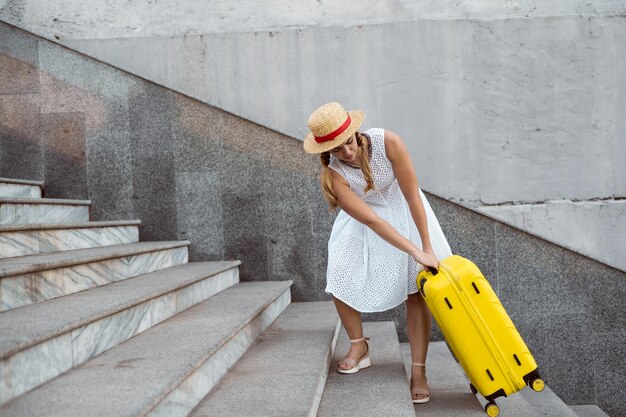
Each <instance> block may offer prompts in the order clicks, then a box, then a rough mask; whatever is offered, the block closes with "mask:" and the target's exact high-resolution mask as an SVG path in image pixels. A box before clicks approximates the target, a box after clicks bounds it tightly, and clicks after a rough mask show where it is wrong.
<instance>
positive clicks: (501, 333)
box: [417, 255, 544, 417]
mask: <svg viewBox="0 0 626 417" xmlns="http://www.w3.org/2000/svg"><path fill="white" fill-rule="evenodd" d="M417 285H418V288H420V292H421V294H422V296H424V298H425V300H426V304H428V307H429V309H430V311H431V312H432V315H433V317H434V318H435V320H436V321H437V324H439V328H440V329H441V331H442V333H443V335H444V337H445V338H446V342H447V343H448V346H450V349H451V350H452V353H453V354H454V356H455V357H456V359H457V360H458V361H459V363H460V364H461V366H462V367H463V370H464V371H465V374H466V375H467V377H468V378H469V380H470V382H471V384H470V389H471V390H472V392H473V393H474V394H476V392H477V391H478V392H480V394H481V395H483V396H484V397H485V398H486V399H487V401H488V403H487V405H486V406H485V412H486V413H487V415H489V416H490V417H496V416H497V415H498V414H500V410H499V408H498V406H497V405H496V403H495V399H496V398H497V397H501V396H507V395H510V394H512V393H514V392H517V391H519V390H521V389H523V388H524V387H525V386H526V385H528V386H530V387H531V388H532V389H533V390H535V391H542V390H543V389H544V382H543V380H542V379H541V378H540V376H539V373H538V372H537V363H536V362H535V359H534V358H533V356H532V354H531V352H530V350H529V349H528V347H527V346H526V343H524V340H522V337H521V336H520V334H519V332H518V331H517V329H516V328H515V325H514V324H513V322H512V321H511V319H510V318H509V315H508V314H507V313H506V311H505V310H504V307H503V306H502V304H501V303H500V300H499V299H498V296H497V295H496V293H495V292H494V291H493V289H492V288H491V285H490V284H489V282H488V281H487V280H486V279H485V277H484V276H483V275H482V273H481V272H480V270H479V269H478V267H477V266H476V265H474V264H473V263H472V262H471V261H469V260H467V259H465V258H463V257H461V256H457V255H453V256H450V257H448V258H446V259H444V260H443V261H441V262H440V263H439V270H438V271H433V272H431V271H422V272H420V273H419V275H418V276H417Z"/></svg>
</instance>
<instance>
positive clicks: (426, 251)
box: [423, 248, 439, 267]
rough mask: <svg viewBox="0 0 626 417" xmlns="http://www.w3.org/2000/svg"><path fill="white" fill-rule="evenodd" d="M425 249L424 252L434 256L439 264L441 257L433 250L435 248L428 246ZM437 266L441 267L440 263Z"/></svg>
mask: <svg viewBox="0 0 626 417" xmlns="http://www.w3.org/2000/svg"><path fill="white" fill-rule="evenodd" d="M423 251H424V253H427V254H429V255H430V256H432V257H433V258H435V259H436V260H437V264H439V258H437V255H435V251H434V250H433V248H426V249H423ZM437 267H439V265H437Z"/></svg>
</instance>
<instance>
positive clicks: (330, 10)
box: [0, 0, 624, 39]
mask: <svg viewBox="0 0 626 417" xmlns="http://www.w3.org/2000/svg"><path fill="white" fill-rule="evenodd" d="M100 4H103V5H104V4H105V3H104V2H96V3H94V5H100ZM56 5H57V4H56V3H55V2H54V1H52V0H17V1H7V0H3V1H1V2H0V17H1V18H2V19H3V20H6V21H9V22H11V23H14V24H18V25H23V26H24V27H25V28H26V29H27V30H30V31H33V32H35V33H40V34H43V36H46V34H47V35H48V37H52V34H57V35H58V36H59V37H60V38H63V39H65V38H74V39H85V38H115V37H129V38H132V37H140V36H158V35H163V36H171V35H175V34H193V33H210V32H220V33H223V32H249V31H260V30H275V29H280V28H285V27H294V26H295V27H309V26H315V27H319V26H327V27H334V26H340V27H342V26H357V25H363V24H370V25H374V24H381V23H396V22H402V21H412V20H431V19H441V20H455V19H485V20H491V19H507V18H508V19H513V18H530V17H542V16H554V15H556V16H569V15H580V16H596V15H604V14H608V15H612V14H618V13H620V12H621V11H624V4H623V2H621V1H619V0H596V1H594V2H585V1H580V0H576V1H564V0H559V1H553V2H550V3H536V2H534V1H531V0H520V1H516V2H500V1H497V0H487V1H482V2H480V3H476V2H472V1H470V0H461V1H453V0H443V1H438V2H413V1H410V0H390V1H386V2H385V3H384V4H381V3H380V2H377V1H375V0H365V1H362V2H360V3H356V2H343V3H340V4H327V3H324V2H321V3H320V2H316V1H315V0H296V1H292V2H289V3H288V4H285V3H284V2H282V1H280V0H270V1H267V2H266V3H264V4H263V5H262V6H261V5H259V3H258V2H255V1H254V0H245V1H239V2H237V4H224V3H223V2H221V1H220V0H210V1H200V0H188V1H180V0H178V1H172V2H169V3H166V4H161V3H157V4H153V3H150V2H147V1H144V2H140V3H137V4H133V5H131V6H132V7H130V8H129V7H128V4H127V3H125V2H124V1H123V0H113V1H108V2H106V5H107V6H108V7H106V8H105V7H94V8H85V7H84V4H83V3H81V2H80V1H78V0H69V1H67V2H66V3H65V7H64V8H63V9H62V10H59V9H58V7H55V6H56Z"/></svg>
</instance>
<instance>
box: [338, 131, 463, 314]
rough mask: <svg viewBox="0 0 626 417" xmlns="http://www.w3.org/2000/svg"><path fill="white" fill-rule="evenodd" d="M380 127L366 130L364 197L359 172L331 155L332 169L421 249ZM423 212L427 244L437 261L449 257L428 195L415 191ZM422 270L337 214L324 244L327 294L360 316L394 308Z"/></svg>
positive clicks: (413, 290) (359, 225)
mask: <svg viewBox="0 0 626 417" xmlns="http://www.w3.org/2000/svg"><path fill="white" fill-rule="evenodd" d="M384 132H385V131H384V130H383V129H369V130H367V131H366V132H364V133H365V134H366V135H367V136H368V137H369V138H370V141H371V152H372V156H371V159H370V164H371V167H372V177H373V179H374V184H375V187H376V188H375V189H374V190H370V191H368V192H367V194H365V193H364V191H363V190H364V189H365V186H366V182H365V178H364V177H363V173H362V171H361V169H360V168H354V167H351V166H349V165H347V164H345V163H343V162H342V161H340V160H339V159H337V158H335V157H333V156H331V162H330V165H329V166H330V168H331V169H333V170H335V171H337V172H338V173H339V174H340V175H341V176H343V177H344V178H345V179H346V180H347V181H348V183H349V184H350V189H352V191H354V192H355V193H356V194H357V195H358V196H359V197H360V198H361V199H363V201H365V203H366V204H367V205H368V206H370V207H371V208H372V209H373V210H374V212H376V214H377V215H378V216H379V217H381V218H383V219H385V220H386V221H387V222H388V223H389V224H391V226H393V228H394V229H396V230H397V231H398V232H399V233H400V234H401V235H402V236H404V237H406V238H408V239H409V240H411V241H412V242H413V243H414V244H415V245H417V246H418V247H419V248H421V247H422V241H421V239H420V235H419V231H418V230H417V227H416V226H415V222H414V221H413V218H412V217H411V212H410V211H409V206H408V203H407V202H406V199H405V198H404V195H403V194H402V191H401V190H400V185H399V184H398V180H397V179H396V177H395V175H394V173H393V169H392V166H391V161H389V159H387V153H386V151H385V138H384ZM419 193H420V197H421V198H422V202H423V204H424V209H425V210H426V216H427V222H428V233H429V235H430V242H431V245H432V248H433V251H434V252H435V255H437V258H438V259H439V260H442V259H444V258H447V257H448V256H450V255H452V252H451V251H450V245H448V241H447V240H446V237H445V236H444V234H443V231H442V230H441V226H439V222H438V221H437V217H436V216H435V213H434V212H433V210H432V208H431V207H430V204H429V203H428V200H426V196H425V195H424V193H422V190H419ZM422 269H424V268H423V267H422V265H421V264H418V263H416V262H415V261H414V260H413V258H412V257H411V256H409V255H408V254H407V253H405V252H403V251H401V250H399V249H397V248H395V247H394V246H392V245H391V244H390V243H388V242H387V241H385V240H383V239H382V238H381V237H380V236H378V235H377V234H376V233H375V232H374V231H373V230H372V229H370V228H369V227H367V226H365V225H364V224H362V223H360V222H359V221H357V220H355V219H354V218H352V217H351V216H350V215H348V214H347V213H346V212H345V211H343V210H340V211H339V214H338V215H337V218H336V219H335V223H334V224H333V229H332V232H331V234H330V239H329V240H328V269H327V272H326V292H328V293H331V294H333V295H334V296H335V297H336V298H338V299H340V300H341V301H343V302H344V303H346V304H348V305H349V306H351V307H353V308H354V309H356V310H357V311H360V312H363V313H369V312H378V311H385V310H389V309H390V308H394V307H396V306H397V305H399V304H400V303H402V302H403V301H404V300H406V298H407V295H408V294H413V293H416V292H417V291H418V288H417V284H416V282H415V279H416V277H417V274H418V272H419V271H421V270H422Z"/></svg>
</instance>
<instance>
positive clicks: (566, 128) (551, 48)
mask: <svg viewBox="0 0 626 417" xmlns="http://www.w3.org/2000/svg"><path fill="white" fill-rule="evenodd" d="M210 4H211V6H207V5H205V4H203V5H202V6H198V7H197V8H193V12H192V13H186V11H187V12H188V11H189V10H192V9H190V7H193V6H192V4H190V3H186V4H185V6H184V7H182V8H179V7H178V6H177V3H168V5H167V6H164V5H150V6H146V7H142V6H141V3H139V4H137V6H135V7H130V8H129V7H128V6H127V5H124V6H123V3H122V2H119V1H117V2H107V7H102V8H101V9H100V11H99V12H95V11H93V10H89V11H86V10H84V9H83V8H82V7H81V6H80V5H79V4H77V3H76V2H75V1H71V2H69V3H67V4H66V5H65V6H66V8H64V11H63V12H62V13H59V11H57V10H56V8H55V7H54V6H52V5H51V3H50V2H49V1H47V0H18V1H11V2H10V3H9V4H7V6H6V7H5V8H4V9H3V11H2V12H0V15H2V14H4V15H6V18H5V19H6V20H7V21H9V22H13V23H15V24H17V25H19V26H21V27H25V28H27V29H29V30H32V31H34V32H35V33H39V34H41V35H43V36H46V37H48V38H50V39H53V40H58V41H60V42H62V43H64V44H66V45H69V46H71V47H73V48H76V49H78V50H80V51H83V52H85V53H87V54H90V55H92V56H95V57H97V58H99V59H102V60H104V61H106V62H110V63H112V64H114V65H116V66H119V67H120V68H124V69H127V70H129V71H131V72H133V73H135V74H138V75H140V76H142V77H145V78H147V79H150V80H153V81H156V82H158V83H160V84H163V85H165V86H168V87H171V88H174V89H176V90H177V91H180V92H183V93H185V94H188V95H190V96H192V97H195V98H198V99H200V100H202V101H205V102H207V103H210V104H212V105H216V106H218V107H220V108H223V109H225V110H227V111H230V112H232V113H234V114H237V115H240V116H243V117H245V118H246V119H249V120H252V121H254V122H257V123H260V124H262V125H265V126H268V127H271V128H273V129H276V130H278V131H280V132H283V133H286V134H288V135H290V136H294V137H297V138H302V137H303V136H304V134H305V121H306V118H307V117H308V114H309V113H310V111H311V110H313V109H314V108H315V107H317V106H318V105H319V104H321V103H323V102H326V101H329V100H330V99H337V100H340V101H342V102H344V103H345V104H346V105H347V106H353V107H360V108H363V109H364V110H365V111H366V113H367V114H368V119H367V121H366V124H367V125H368V126H383V127H386V128H389V129H391V130H395V131H397V132H399V133H400V134H401V135H402V136H403V137H404V138H405V139H406V140H407V142H408V147H409V149H410V151H411V154H412V158H413V160H414V163H415V165H416V167H417V168H418V175H419V176H420V180H421V181H423V184H424V188H426V189H428V190H432V191H433V192H436V193H437V194H439V195H442V196H444V197H446V198H450V199H452V200H454V201H459V202H465V203H468V204H470V205H471V206H475V207H476V206H480V205H481V204H483V203H486V204H495V205H496V207H494V208H490V210H492V211H497V210H499V207H498V206H497V205H499V204H501V203H508V202H526V203H529V202H536V201H545V202H547V204H548V205H552V204H553V203H552V201H553V200H560V199H573V200H590V199H604V201H605V204H607V205H612V204H614V202H613V198H622V197H624V196H626V179H625V178H626V172H625V171H624V169H625V168H624V166H626V164H623V163H622V161H624V160H625V158H626V144H625V143H624V141H622V140H621V138H622V137H623V126H621V125H620V124H619V122H617V121H618V120H622V119H623V118H624V117H625V115H626V107H624V105H623V104H622V103H621V102H620V101H619V100H618V99H617V97H621V96H623V95H624V94H625V93H626V91H625V90H624V89H625V88H626V87H624V86H625V85H626V83H625V82H624V80H623V72H620V71H618V70H616V68H621V67H623V66H624V59H625V58H624V56H626V53H625V50H624V48H625V46H623V44H621V43H619V42H616V40H617V39H622V38H624V37H625V36H626V32H625V29H624V28H625V27H626V26H625V25H624V24H623V21H624V15H625V13H626V4H624V2H623V1H619V0H614V1H602V2H597V1H596V2H592V3H591V2H583V1H572V2H566V1H559V2H551V3H550V4H549V5H546V4H539V3H537V2H534V1H517V2H508V3H507V2H505V3H504V4H503V3H502V2H495V1H490V2H479V3H476V2H471V1H469V0H466V1H456V2H451V1H449V2H444V3H443V4H440V3H439V2H437V3H432V2H431V3H419V4H416V3H413V2H407V1H396V2H386V3H385V4H384V5H372V6H371V7H363V6H362V5H360V4H359V5H358V6H356V3H355V4H353V3H352V2H348V3H346V4H343V5H342V6H341V7H337V6H336V5H335V6H333V7H332V8H330V7H328V6H325V5H323V4H319V3H317V2H314V1H312V0H309V1H300V2H297V3H296V4H293V5H290V6H289V7H288V8H287V9H285V7H284V6H281V7H280V8H279V10H281V11H284V13H275V12H268V10H269V7H270V6H268V9H267V10H266V9H264V8H258V5H255V4H254V3H253V2H241V3H237V5H233V6H230V7H228V8H226V7H224V6H223V4H222V3H219V2H217V1H215V2H212V3H210ZM355 6H356V7H357V8H358V10H356V11H353V10H352V9H353V8H354V7H355ZM23 7H26V9H22V8H23ZM121 7H123V8H124V13H119V12H118V13H116V12H115V11H116V10H118V8H121ZM51 8H54V12H52V9H51ZM251 9H258V10H255V11H254V12H253V13H251V12H250V10H251ZM133 11H134V13H133ZM341 11H344V12H347V11H350V12H349V13H347V14H346V13H341ZM51 13H52V15H51ZM267 13H270V16H268V15H267ZM60 15H62V16H60ZM168 15H170V16H175V17H174V18H173V20H174V21H175V24H172V20H170V19H168V18H167V17H166V16H168ZM88 16H89V18H87V17H88ZM243 16H245V19H244V18H242V17H243ZM92 18H95V19H99V20H92ZM129 20H130V21H129ZM57 37H58V39H57ZM423 39H427V40H428V41H427V42H422V41H420V40H423ZM416 40H417V41H416ZM328 45H331V49H330V53H331V54H333V55H336V54H339V53H341V54H343V57H344V58H343V59H342V60H337V61H332V60H331V61H330V62H329V61H328V59H327V56H328V54H329V49H328ZM364 45H367V48H365V47H364ZM396 45H398V46H400V45H401V48H402V49H400V50H398V46H396ZM406 45H411V47H410V48H408V49H407V48H406ZM232 51H237V53H233V52H232ZM155 56H158V57H161V59H154V57H155ZM425 56H426V57H428V59H424V57H425ZM372 61H375V62H385V63H386V65H385V66H384V69H378V66H376V65H372V64H371V62H372ZM344 62H351V63H354V66H355V67H356V68H359V70H358V71H357V75H356V76H355V75H354V74H353V71H345V70H344V69H343V67H342V66H343V65H344ZM208 74H210V75H208ZM363 86H366V88H363ZM250 91H259V92H261V93H260V94H250V93H249V92H250ZM266 96H271V97H272V100H273V103H274V105H272V106H263V105H258V103H259V102H262V100H263V99H264V97H266ZM284 109H290V112H285V111H284ZM440 160H446V161H454V163H452V165H454V169H448V170H444V171H440V170H435V169H429V168H428V167H429V166H430V165H432V164H433V163H434V161H440ZM511 185H513V186H511ZM505 210H510V209H509V208H508V207H507V208H506V209H505ZM593 211H594V213H593V216H592V217H593V218H596V219H600V220H597V221H600V222H602V224H603V226H604V227H605V228H606V227H610V226H607V225H610V224H611V220H612V218H608V219H607V218H605V217H604V216H603V212H602V211H601V210H599V209H593ZM527 216H531V217H529V218H531V219H535V213H534V212H532V213H530V214H528V215H527ZM541 218H542V216H541V214H537V218H536V220H534V221H537V222H540V221H541ZM583 220H584V221H583V223H582V225H581V227H582V228H584V230H594V231H595V233H598V230H597V229H595V228H594V225H595V221H593V220H588V219H587V217H585V218H584V219H583ZM557 223H558V222H557ZM602 229H603V228H601V229H600V230H602ZM544 233H549V235H548V237H549V239H550V240H552V241H554V242H557V243H562V244H569V243H573V245H572V246H573V247H574V248H575V250H578V248H580V247H585V239H584V238H580V237H577V238H576V241H575V242H570V239H569V238H568V233H566V232H565V233H562V232H561V231H559V230H558V228H556V227H546V228H544ZM618 236H619V235H618ZM599 241H600V242H603V245H599V246H597V247H594V246H592V247H591V248H589V249H590V250H592V252H593V255H592V256H593V257H595V258H596V259H602V260H605V259H609V262H610V263H611V264H612V265H618V263H619V262H621V259H622V258H623V256H620V255H619V254H617V255H615V254H612V253H613V252H615V251H616V250H619V248H620V242H619V240H618V238H616V237H615V235H614V234H613V233H604V232H602V235H601V237H600V239H599ZM606 246H608V247H609V250H606V248H605V247H606ZM582 253H585V254H586V253H588V252H582ZM619 265H621V264H619Z"/></svg>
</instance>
